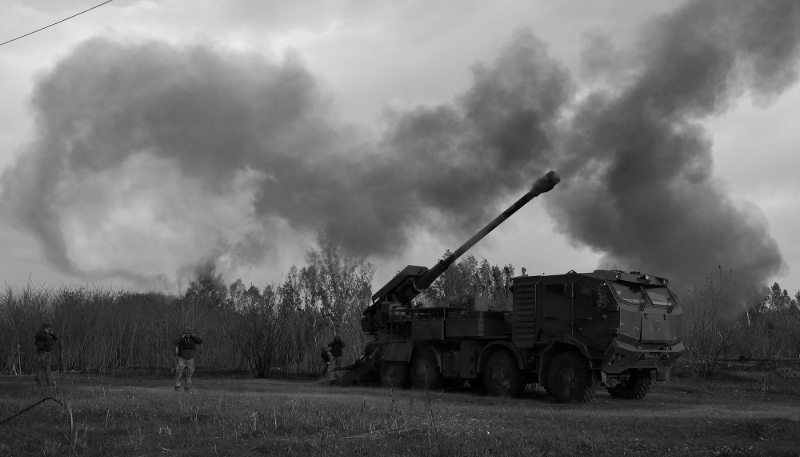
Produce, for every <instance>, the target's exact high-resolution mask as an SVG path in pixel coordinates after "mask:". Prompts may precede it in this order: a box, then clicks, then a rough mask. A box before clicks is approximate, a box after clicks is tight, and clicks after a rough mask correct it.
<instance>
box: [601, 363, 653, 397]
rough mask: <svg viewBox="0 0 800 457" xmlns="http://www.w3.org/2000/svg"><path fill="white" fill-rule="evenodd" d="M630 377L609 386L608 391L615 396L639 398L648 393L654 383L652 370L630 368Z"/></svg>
mask: <svg viewBox="0 0 800 457" xmlns="http://www.w3.org/2000/svg"><path fill="white" fill-rule="evenodd" d="M628 372H629V374H630V378H628V380H627V381H625V382H623V383H621V384H617V385H616V386H614V387H607V388H606V390H608V393H610V394H611V396H612V397H614V398H624V399H626V400H639V399H642V398H644V396H645V395H647V392H649V391H650V385H652V380H653V378H652V375H651V374H650V370H636V369H632V370H628Z"/></svg>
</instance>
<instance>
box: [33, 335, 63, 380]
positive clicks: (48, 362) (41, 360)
mask: <svg viewBox="0 0 800 457" xmlns="http://www.w3.org/2000/svg"><path fill="white" fill-rule="evenodd" d="M50 327H51V325H50V324H42V329H41V330H39V331H38V332H37V333H36V376H35V377H34V379H35V380H36V385H37V386H41V385H42V381H44V383H45V385H46V386H48V387H53V385H55V382H54V381H53V372H52V371H51V370H50V367H51V366H52V364H53V354H52V353H51V352H50V351H51V350H52V349H53V346H54V345H55V344H56V343H55V341H56V340H57V339H58V337H57V336H56V335H55V333H53V331H52V330H51V329H50Z"/></svg>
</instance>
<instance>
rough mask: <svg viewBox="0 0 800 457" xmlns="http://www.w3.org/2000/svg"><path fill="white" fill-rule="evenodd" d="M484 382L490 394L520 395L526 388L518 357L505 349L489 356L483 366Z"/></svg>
mask: <svg viewBox="0 0 800 457" xmlns="http://www.w3.org/2000/svg"><path fill="white" fill-rule="evenodd" d="M483 382H484V383H485V384H486V390H487V391H488V392H489V394H490V395H501V396H508V397H518V396H519V395H520V393H522V390H523V389H524V388H525V383H524V382H523V380H522V372H521V371H520V369H519V366H518V365H517V359H516V357H514V356H513V355H512V354H511V353H510V352H508V351H503V350H501V351H497V352H495V353H493V354H492V355H490V356H489V360H488V361H487V362H486V365H485V366H484V367H483Z"/></svg>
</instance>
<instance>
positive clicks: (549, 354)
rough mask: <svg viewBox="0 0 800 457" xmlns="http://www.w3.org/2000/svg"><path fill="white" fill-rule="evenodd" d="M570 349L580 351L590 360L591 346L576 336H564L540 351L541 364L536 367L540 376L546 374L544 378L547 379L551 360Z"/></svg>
mask: <svg viewBox="0 0 800 457" xmlns="http://www.w3.org/2000/svg"><path fill="white" fill-rule="evenodd" d="M570 350H572V351H577V352H579V353H580V354H581V355H583V356H584V357H586V360H589V348H587V347H586V345H585V344H583V343H581V342H580V341H578V340H576V339H575V338H572V337H564V338H562V339H561V340H559V341H554V342H552V343H550V345H549V346H547V347H546V348H544V350H543V351H542V352H541V353H540V357H539V366H538V367H536V368H537V371H538V372H539V373H540V377H541V376H545V378H542V379H546V376H547V369H548V367H549V366H550V361H551V360H553V358H554V357H555V356H556V355H558V354H560V353H562V352H564V351H570Z"/></svg>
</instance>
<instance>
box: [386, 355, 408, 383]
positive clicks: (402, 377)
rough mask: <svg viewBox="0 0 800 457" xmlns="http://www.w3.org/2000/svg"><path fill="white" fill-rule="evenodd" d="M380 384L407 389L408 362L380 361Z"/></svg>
mask: <svg viewBox="0 0 800 457" xmlns="http://www.w3.org/2000/svg"><path fill="white" fill-rule="evenodd" d="M381 384H383V386H384V387H392V388H397V389H407V388H408V385H409V377H408V363H406V362H383V363H381Z"/></svg>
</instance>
